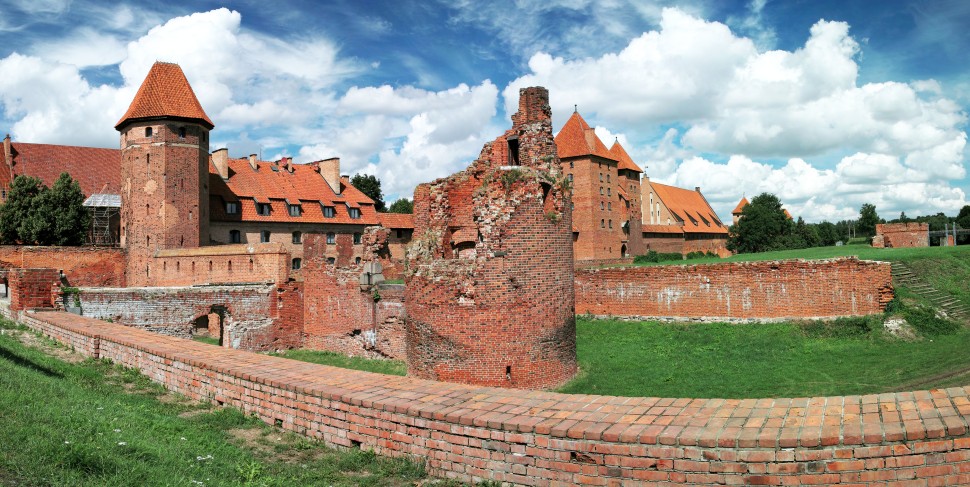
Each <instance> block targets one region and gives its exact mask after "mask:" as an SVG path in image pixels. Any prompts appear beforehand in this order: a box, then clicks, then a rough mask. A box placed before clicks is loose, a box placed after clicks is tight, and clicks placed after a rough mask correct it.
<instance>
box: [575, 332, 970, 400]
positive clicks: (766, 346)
mask: <svg viewBox="0 0 970 487" xmlns="http://www.w3.org/2000/svg"><path fill="white" fill-rule="evenodd" d="M866 326H873V325H866V324H865V320H860V319H856V320H848V322H843V323H842V324H839V323H835V324H831V325H825V324H820V323H810V324H805V325H800V324H794V323H775V324H733V325H732V324H701V323H690V324H660V323H654V322H625V321H617V320H593V319H586V318H579V319H578V320H577V349H578V350H577V351H578V358H579V364H580V368H581V372H580V374H579V376H578V377H577V378H576V379H575V380H573V381H572V382H570V383H569V384H567V385H566V386H565V387H563V388H561V389H560V390H561V392H566V393H574V394H579V393H582V394H606V395H619V396H661V397H723V398H753V397H804V396H824V395H849V394H865V393H878V392H887V391H893V390H898V389H897V388H898V387H899V386H906V387H907V388H908V389H912V388H932V387H938V386H951V385H954V384H952V382H953V381H960V380H964V378H966V376H964V377H963V378H960V377H959V375H957V376H953V377H946V378H940V379H938V380H928V378H932V377H935V376H941V375H944V374H947V373H952V372H954V371H960V370H964V369H967V368H970V356H968V355H967V354H966V351H967V350H968V349H970V330H967V329H965V328H962V327H959V326H956V325H952V326H951V327H950V328H951V330H953V329H955V331H951V332H950V334H932V333H927V336H925V337H924V338H922V339H919V340H914V341H904V340H900V339H891V338H887V337H884V336H883V333H882V332H881V331H879V330H878V329H876V330H875V331H869V330H868V329H866ZM968 383H970V381H968Z"/></svg>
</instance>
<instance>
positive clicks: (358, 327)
mask: <svg viewBox="0 0 970 487" xmlns="http://www.w3.org/2000/svg"><path fill="white" fill-rule="evenodd" d="M386 233H387V230H386V229H379V228H376V227H372V228H369V229H367V231H366V232H365V234H364V236H363V239H362V241H363V242H364V248H365V255H368V256H370V257H368V260H371V259H373V258H375V257H376V256H375V255H374V252H375V251H376V250H377V249H380V248H383V242H384V240H385V239H386V236H387V235H386ZM377 234H379V235H377ZM334 246H335V247H336V248H335V249H328V245H327V243H326V237H325V236H324V235H321V234H307V235H304V239H303V262H304V267H303V275H304V278H303V284H304V289H305V292H304V303H303V306H304V312H303V317H304V322H305V324H304V334H305V338H304V343H303V347H304V348H309V349H314V350H329V351H332V352H338V353H344V354H349V355H358V356H359V355H364V356H370V357H375V358H376V357H388V358H397V359H400V358H403V357H404V332H403V329H402V328H403V324H402V321H403V313H404V309H403V306H402V305H401V301H402V300H401V298H400V291H396V290H395V291H396V292H395V291H391V292H385V291H383V290H382V289H381V288H378V289H377V291H378V293H379V294H381V299H380V300H379V301H377V302H375V301H374V292H373V290H371V291H362V290H361V288H360V281H359V279H360V276H361V273H362V272H363V270H364V263H365V262H364V261H361V262H357V261H356V260H352V259H351V257H352V255H353V252H352V250H353V248H354V244H353V239H352V236H351V235H348V234H338V235H336V241H335V243H334ZM334 254H336V255H337V256H338V258H335V259H334V260H333V262H330V261H329V260H328V259H329V258H328V255H334ZM383 294H387V296H384V295H383ZM395 294H396V295H397V297H396V299H395Z"/></svg>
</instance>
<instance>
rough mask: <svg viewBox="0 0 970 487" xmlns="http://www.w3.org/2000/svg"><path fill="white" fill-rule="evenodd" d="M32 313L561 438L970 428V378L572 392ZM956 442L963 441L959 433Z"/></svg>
mask: <svg viewBox="0 0 970 487" xmlns="http://www.w3.org/2000/svg"><path fill="white" fill-rule="evenodd" d="M29 316H30V317H32V318H34V319H36V320H40V321H41V322H45V323H47V324H48V325H53V326H54V327H57V328H61V329H63V330H66V331H69V332H71V333H75V334H79V335H83V336H88V337H91V338H96V339H98V340H100V342H101V343H102V345H101V346H102V348H103V347H104V345H103V343H104V342H113V343H116V344H119V345H123V346H125V347H130V348H132V349H135V350H139V351H142V352H144V353H147V354H150V355H154V356H158V357H161V358H163V359H165V360H166V361H168V360H171V361H177V362H181V363H185V364H188V365H189V366H193V367H198V368H201V369H205V370H210V371H212V372H214V373H217V374H225V375H229V376H234V377H239V378H242V379H244V380H248V381H252V382H255V383H258V384H265V385H267V386H270V387H274V388H278V389H281V390H283V391H289V392H292V393H295V394H303V395H308V396H312V397H318V398H321V399H323V400H328V401H335V402H339V403H344V404H348V405H352V406H357V407H362V408H369V409H374V410H378V411H385V412H389V413H397V414H406V415H407V416H409V417H411V418H414V421H420V420H429V421H438V422H444V423H447V424H452V425H461V426H468V427H479V428H488V429H492V430H501V431H505V432H511V433H519V434H527V435H528V434H531V435H540V436H545V437H548V438H550V439H572V440H588V441H601V442H609V443H620V444H640V445H664V446H671V447H702V448H749V449H755V448H756V449H768V450H780V449H792V448H795V449H806V448H808V449H812V448H825V447H851V448H853V449H854V450H853V451H856V452H859V451H860V449H864V448H865V447H878V446H885V445H887V444H888V445H892V444H903V443H905V442H907V441H909V442H911V441H916V440H926V441H929V440H939V439H945V438H950V439H951V440H952V439H953V438H955V437H966V436H968V424H970V386H966V387H953V388H948V389H934V390H930V391H911V392H897V393H885V394H869V395H861V396H838V397H811V398H763V399H691V398H657V397H614V396H596V395H579V394H576V395H572V394H560V393H554V392H542V391H526V390H514V389H501V388H492V387H475V386H467V385H461V384H451V383H443V382H434V381H427V380H420V379H413V378H408V377H397V376H388V375H381V374H375V373H368V372H360V371H353V370H347V369H340V368H334V367H329V366H324V365H316V364H309V363H304V362H298V361H294V360H289V359H284V358H277V357H270V356H266V355H260V354H256V353H251V352H246V351H240V350H232V349H225V348H218V347H214V346H211V345H206V344H201V343H196V342H192V341H189V340H184V339H178V338H172V337H166V336H162V335H156V334H153V333H150V332H146V331H142V330H138V329H135V328H129V327H125V326H122V325H116V324H112V323H106V322H103V321H99V320H95V319H91V318H85V317H80V316H77V315H72V314H68V313H62V312H34V313H31V314H29ZM149 375H150V376H151V374H149ZM950 444H951V447H952V444H953V442H952V441H951V443H950ZM967 446H970V444H968V445H967ZM948 449H949V448H948ZM863 451H864V450H863ZM856 456H858V455H856Z"/></svg>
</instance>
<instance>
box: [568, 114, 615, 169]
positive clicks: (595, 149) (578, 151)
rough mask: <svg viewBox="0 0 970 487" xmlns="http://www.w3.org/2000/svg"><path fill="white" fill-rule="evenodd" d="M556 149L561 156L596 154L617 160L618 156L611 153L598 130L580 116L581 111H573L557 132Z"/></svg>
mask: <svg viewBox="0 0 970 487" xmlns="http://www.w3.org/2000/svg"><path fill="white" fill-rule="evenodd" d="M556 151H557V152H558V153H559V157H560V158H564V157H582V156H588V155H594V156H599V157H602V158H604V159H610V160H614V161H615V160H616V156H614V155H613V154H610V151H609V150H608V149H607V148H606V146H605V145H604V144H603V141H602V140H600V138H599V137H597V136H596V132H595V131H594V130H593V129H592V128H590V126H589V124H587V123H586V120H583V117H581V116H579V112H573V115H572V116H571V117H569V120H568V121H566V125H563V126H562V129H561V130H559V133H558V134H556Z"/></svg>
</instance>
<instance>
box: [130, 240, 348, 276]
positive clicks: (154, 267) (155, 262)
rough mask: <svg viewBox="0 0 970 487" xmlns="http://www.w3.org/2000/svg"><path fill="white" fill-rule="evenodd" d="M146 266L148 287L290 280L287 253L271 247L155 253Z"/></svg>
mask: <svg viewBox="0 0 970 487" xmlns="http://www.w3.org/2000/svg"><path fill="white" fill-rule="evenodd" d="M348 237H349V236H348ZM147 265H148V266H149V274H148V279H147V284H145V285H148V286H192V285H197V284H217V283H265V282H273V283H276V282H286V281H287V279H289V269H290V253H289V251H287V250H286V248H285V247H283V246H282V245H281V244H271V243H267V244H235V245H216V246H211V247H197V248H188V249H167V250H159V251H157V252H155V253H154V255H153V256H152V257H151V258H150V259H149V260H148V264H147Z"/></svg>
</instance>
